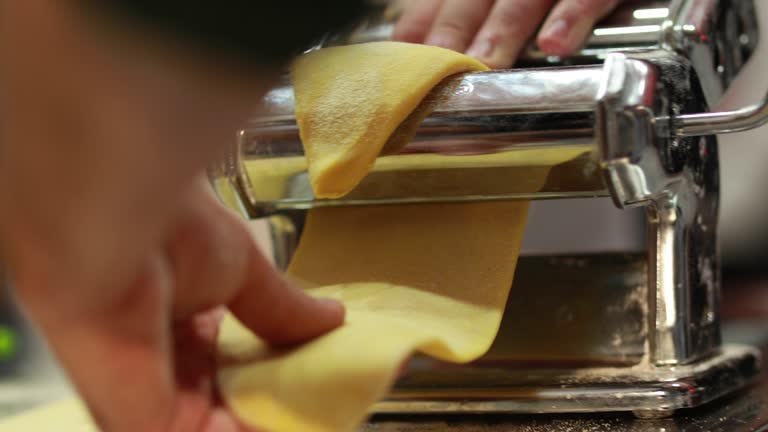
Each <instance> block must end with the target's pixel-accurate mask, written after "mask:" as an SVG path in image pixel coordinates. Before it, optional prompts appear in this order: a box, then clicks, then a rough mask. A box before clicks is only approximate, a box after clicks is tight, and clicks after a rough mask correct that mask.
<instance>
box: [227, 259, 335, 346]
mask: <svg viewBox="0 0 768 432" xmlns="http://www.w3.org/2000/svg"><path fill="white" fill-rule="evenodd" d="M248 259H249V264H248V273H247V275H246V280H245V283H244V285H243V288H242V289H241V290H240V291H239V293H238V295H237V297H236V298H235V299H234V300H232V301H231V302H230V303H229V310H230V311H231V312H232V313H233V314H235V316H236V317H237V318H238V319H239V320H240V321H241V322H242V323H243V324H244V325H246V326H247V327H248V328H250V329H251V330H253V331H254V332H255V333H256V334H258V335H260V336H261V337H263V338H265V339H266V340H268V341H269V342H271V343H273V344H293V343H298V342H302V341H305V340H308V339H311V338H313V337H316V336H319V335H321V334H323V333H326V332H328V331H329V330H332V329H333V328H335V327H338V326H339V325H341V324H342V323H343V322H344V307H343V306H342V305H341V303H339V302H337V301H334V300H329V299H316V298H313V297H310V296H309V295H307V294H305V293H304V291H303V290H301V289H300V288H298V287H296V286H295V285H293V284H291V283H290V282H288V281H287V280H286V279H285V278H284V277H283V276H282V275H281V274H279V273H278V272H277V271H276V270H275V269H274V268H273V267H272V266H271V265H270V264H269V262H268V261H267V260H266V259H265V258H264V256H263V255H261V253H260V252H259V251H258V249H257V248H256V247H255V245H254V246H253V247H252V248H251V249H250V252H249V254H248Z"/></svg>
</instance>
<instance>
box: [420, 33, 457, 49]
mask: <svg viewBox="0 0 768 432" xmlns="http://www.w3.org/2000/svg"><path fill="white" fill-rule="evenodd" d="M424 44H426V45H432V46H436V47H440V48H447V49H456V45H457V44H456V42H455V41H454V39H453V38H452V37H451V36H448V35H444V34H436V35H430V36H429V37H428V38H427V40H426V41H425V42H424Z"/></svg>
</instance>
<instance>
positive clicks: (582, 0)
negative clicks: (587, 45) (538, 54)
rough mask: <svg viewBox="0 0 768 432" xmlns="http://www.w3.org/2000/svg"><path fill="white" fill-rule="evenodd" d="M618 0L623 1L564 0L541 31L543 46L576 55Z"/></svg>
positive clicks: (551, 51)
mask: <svg viewBox="0 0 768 432" xmlns="http://www.w3.org/2000/svg"><path fill="white" fill-rule="evenodd" d="M618 3H619V0H561V1H560V2H559V3H558V4H557V5H556V6H555V7H554V9H552V12H551V13H550V14H549V17H548V18H547V20H546V22H545V23H544V25H543V26H542V29H541V31H540V32H539V35H538V38H537V42H538V44H539V47H540V48H541V49H542V50H543V51H544V52H546V53H547V54H551V55H558V56H565V55H569V54H572V53H573V52H574V51H576V50H577V49H578V48H579V47H580V46H581V45H582V44H583V43H584V42H585V41H586V39H587V37H588V36H589V35H590V33H591V32H592V28H593V27H594V25H595V23H596V22H597V21H598V20H599V19H601V18H602V17H603V16H605V15H606V14H608V13H609V12H610V11H612V10H613V9H614V8H615V7H616V5H617V4H618Z"/></svg>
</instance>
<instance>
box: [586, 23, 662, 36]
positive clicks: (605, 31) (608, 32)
mask: <svg viewBox="0 0 768 432" xmlns="http://www.w3.org/2000/svg"><path fill="white" fill-rule="evenodd" d="M660 30H661V26H660V25H646V26H631V27H606V28H597V29H594V30H593V31H592V34H593V35H595V36H616V35H630V34H639V33H658V32H659V31H660Z"/></svg>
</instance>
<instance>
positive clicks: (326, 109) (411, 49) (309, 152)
mask: <svg viewBox="0 0 768 432" xmlns="http://www.w3.org/2000/svg"><path fill="white" fill-rule="evenodd" d="M484 69H487V67H486V66H485V65H483V64H482V63H480V62H478V61H477V60H474V59H472V58H470V57H467V56H465V55H463V54H459V53H457V52H454V51H451V50H447V49H443V48H437V47H430V46H425V45H415V44H406V43H399V42H372V43H367V44H360V45H349V46H341V47H333V48H326V49H322V50H318V51H315V52H311V53H309V54H307V55H304V56H302V57H300V58H299V59H298V60H297V61H296V62H295V64H294V67H293V88H294V94H295V100H296V102H295V111H296V121H297V123H298V125H299V133H300V135H301V140H302V142H303V143H304V149H305V154H306V157H307V160H308V161H309V176H310V182H311V183H312V187H313V189H314V191H315V195H316V196H317V197H318V198H337V197H340V196H343V195H344V194H346V193H347V192H349V191H351V190H352V189H353V188H354V187H355V185H357V183H359V182H360V180H361V179H362V178H363V177H365V175H366V174H367V173H368V170H369V169H370V167H371V166H372V165H373V163H374V161H375V159H376V157H377V156H378V155H379V153H380V152H381V150H382V148H383V147H384V145H385V144H386V143H387V141H388V140H389V138H390V136H391V135H392V134H393V132H395V130H396V129H397V128H398V126H400V124H401V123H403V122H404V121H405V120H406V119H407V118H408V116H409V115H410V114H411V113H412V112H413V111H414V110H415V109H416V108H417V107H418V106H419V103H420V102H421V101H422V99H424V97H425V96H426V95H427V93H429V91H430V90H431V89H432V88H433V87H434V86H435V85H437V84H438V83H439V82H440V81H441V80H442V79H443V78H445V77H447V76H449V75H453V74H456V73H460V72H467V71H478V70H484Z"/></svg>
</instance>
